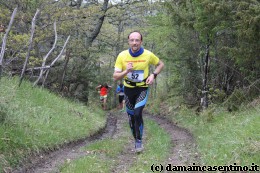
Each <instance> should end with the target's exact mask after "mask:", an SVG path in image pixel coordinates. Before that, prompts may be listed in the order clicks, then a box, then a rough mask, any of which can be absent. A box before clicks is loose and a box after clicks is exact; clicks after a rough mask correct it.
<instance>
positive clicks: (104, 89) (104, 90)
mask: <svg viewBox="0 0 260 173" xmlns="http://www.w3.org/2000/svg"><path fill="white" fill-rule="evenodd" d="M110 88H112V87H111V86H109V85H108V84H107V83H104V84H101V85H98V86H97V87H96V90H97V91H99V95H100V102H101V106H102V109H103V110H106V109H107V94H108V92H109V89H110Z"/></svg>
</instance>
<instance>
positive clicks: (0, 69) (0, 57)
mask: <svg viewBox="0 0 260 173" xmlns="http://www.w3.org/2000/svg"><path fill="white" fill-rule="evenodd" d="M16 12H17V7H16V8H15V9H14V11H13V14H12V17H11V20H10V22H9V25H8V28H7V30H6V33H5V35H4V38H3V43H2V48H1V53H0V78H1V76H2V69H3V63H2V62H3V58H4V54H5V47H6V40H7V35H8V34H9V32H10V30H11V27H12V24H13V22H14V17H15V15H16Z"/></svg>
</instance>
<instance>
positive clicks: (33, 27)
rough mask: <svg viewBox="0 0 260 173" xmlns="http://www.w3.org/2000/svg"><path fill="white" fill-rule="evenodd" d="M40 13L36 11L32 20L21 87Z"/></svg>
mask: <svg viewBox="0 0 260 173" xmlns="http://www.w3.org/2000/svg"><path fill="white" fill-rule="evenodd" d="M39 12H40V10H39V9H37V10H36V13H35V15H34V17H33V20H32V29H31V38H30V40H29V47H28V52H27V56H26V59H25V62H24V66H23V70H22V73H21V76H20V82H19V87H20V85H21V83H22V80H23V77H24V72H25V70H26V67H27V63H28V60H29V57H30V51H31V49H32V41H33V35H34V31H35V21H36V17H37V15H38V13H39Z"/></svg>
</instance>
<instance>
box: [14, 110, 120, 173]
mask: <svg viewBox="0 0 260 173" xmlns="http://www.w3.org/2000/svg"><path fill="white" fill-rule="evenodd" d="M116 127H117V119H116V117H114V116H113V115H112V114H110V113H109V115H108V118H107V123H106V126H105V127H104V128H103V129H101V130H100V131H98V132H97V133H96V134H94V135H92V136H90V137H88V138H86V139H81V140H79V141H76V142H71V143H69V144H67V145H64V146H61V147H60V148H59V149H57V150H55V151H53V152H46V153H41V154H37V155H36V156H33V157H32V158H30V159H29V160H28V161H26V162H25V163H23V166H21V167H19V168H17V169H16V170H14V171H12V173H25V172H26V173H49V172H59V166H61V165H63V164H64V163H66V162H68V161H72V160H74V159H78V158H80V157H83V156H86V155H87V154H88V153H87V152H84V151H81V148H82V147H85V146H87V145H89V144H90V143H93V142H96V141H98V140H101V139H104V138H108V137H112V136H114V134H115V131H116Z"/></svg>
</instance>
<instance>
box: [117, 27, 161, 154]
mask: <svg viewBox="0 0 260 173" xmlns="http://www.w3.org/2000/svg"><path fill="white" fill-rule="evenodd" d="M142 43H143V37H142V34H141V33H140V32H138V31H133V32H131V33H130V34H129V35H128V44H129V47H130V48H129V49H128V50H124V51H122V52H121V53H120V54H119V55H118V57H117V59H116V63H115V71H114V74H113V77H114V79H115V80H120V79H122V78H124V86H125V87H124V92H125V104H126V111H127V114H128V117H129V125H130V128H131V131H132V134H133V136H134V138H135V150H136V152H141V151H142V150H143V145H142V135H143V117H142V111H143V108H144V107H145V104H146V102H147V98H148V86H149V85H151V84H152V83H153V81H154V79H155V78H156V76H157V75H158V74H159V73H160V72H161V70H162V69H163V67H164V63H163V62H162V61H161V60H160V59H159V58H158V57H157V56H156V55H154V54H153V53H152V52H150V51H149V50H146V49H144V48H143V47H142ZM150 65H154V66H156V68H155V70H154V71H153V73H151V74H149V66H150Z"/></svg>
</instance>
